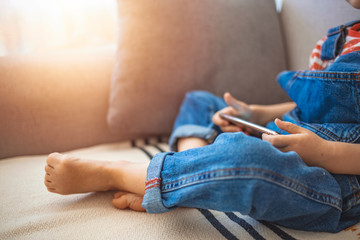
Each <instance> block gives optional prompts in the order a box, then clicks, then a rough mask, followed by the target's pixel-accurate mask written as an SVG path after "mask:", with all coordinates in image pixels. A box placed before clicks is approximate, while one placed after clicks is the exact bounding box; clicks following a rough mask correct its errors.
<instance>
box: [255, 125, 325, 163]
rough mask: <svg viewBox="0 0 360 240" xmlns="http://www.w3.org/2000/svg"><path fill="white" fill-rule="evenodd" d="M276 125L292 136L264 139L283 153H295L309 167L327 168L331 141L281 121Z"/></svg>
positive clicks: (265, 135) (269, 136) (274, 136)
mask: <svg viewBox="0 0 360 240" xmlns="http://www.w3.org/2000/svg"><path fill="white" fill-rule="evenodd" d="M275 124H276V125H277V126H278V127H279V128H280V129H282V130H284V131H286V132H288V133H290V135H267V134H263V135H262V139H263V140H265V141H268V142H270V143H271V144H272V145H273V146H274V147H276V148H278V149H279V150H280V151H282V152H289V151H295V152H296V153H297V154H299V156H300V157H301V158H302V160H303V161H304V162H305V163H306V164H307V165H309V166H319V167H325V165H326V162H325V161H326V159H327V155H328V154H329V153H330V151H329V149H330V148H329V147H330V145H329V141H326V140H324V139H322V138H320V137H319V136H318V135H316V134H315V133H313V132H311V131H310V130H307V129H305V128H302V127H299V126H297V125H295V124H292V123H290V122H284V121H281V120H280V119H276V120H275Z"/></svg>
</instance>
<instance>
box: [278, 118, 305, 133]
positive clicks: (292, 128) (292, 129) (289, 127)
mask: <svg viewBox="0 0 360 240" xmlns="http://www.w3.org/2000/svg"><path fill="white" fill-rule="evenodd" d="M275 124H276V126H278V127H279V128H280V129H282V130H284V131H286V132H288V133H291V134H295V133H305V132H307V131H308V130H307V129H305V128H302V127H299V126H297V125H295V124H293V123H291V122H286V121H282V120H280V119H278V118H277V119H275Z"/></svg>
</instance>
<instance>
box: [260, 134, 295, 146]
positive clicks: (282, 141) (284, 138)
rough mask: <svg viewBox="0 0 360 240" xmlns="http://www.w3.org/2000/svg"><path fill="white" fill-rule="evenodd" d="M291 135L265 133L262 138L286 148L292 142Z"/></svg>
mask: <svg viewBox="0 0 360 240" xmlns="http://www.w3.org/2000/svg"><path fill="white" fill-rule="evenodd" d="M290 137H291V136H290V135H268V134H265V133H264V134H263V135H262V139H263V140H264V141H267V142H269V143H271V144H272V145H273V146H274V147H276V148H285V147H287V146H289V145H290V144H291V138H290Z"/></svg>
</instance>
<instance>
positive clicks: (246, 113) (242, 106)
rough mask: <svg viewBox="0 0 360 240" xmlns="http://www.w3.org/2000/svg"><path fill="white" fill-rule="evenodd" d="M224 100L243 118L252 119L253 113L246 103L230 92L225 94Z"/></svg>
mask: <svg viewBox="0 0 360 240" xmlns="http://www.w3.org/2000/svg"><path fill="white" fill-rule="evenodd" d="M224 100H225V102H226V103H227V104H228V105H229V106H231V107H232V108H234V109H235V110H236V111H237V112H238V114H239V115H240V116H241V117H243V118H245V119H250V117H251V112H250V110H249V107H248V106H247V104H246V103H244V102H241V101H239V100H237V99H236V98H234V97H233V96H232V95H231V94H230V93H228V92H226V93H225V94H224Z"/></svg>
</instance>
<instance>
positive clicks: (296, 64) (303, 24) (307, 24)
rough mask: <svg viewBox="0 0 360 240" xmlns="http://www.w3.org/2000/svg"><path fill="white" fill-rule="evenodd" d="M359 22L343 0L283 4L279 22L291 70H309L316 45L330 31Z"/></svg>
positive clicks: (358, 15)
mask: <svg viewBox="0 0 360 240" xmlns="http://www.w3.org/2000/svg"><path fill="white" fill-rule="evenodd" d="M356 19H360V10H358V9H355V8H353V7H352V6H351V5H350V4H348V3H347V2H346V1H345V0H301V1H299V0H284V3H283V7H282V11H281V22H282V26H283V31H284V36H285V39H286V49H287V59H288V62H289V64H288V65H289V68H290V69H291V70H298V69H308V67H309V56H310V54H311V50H312V49H313V48H314V47H315V44H316V42H317V41H318V40H320V39H321V38H322V37H323V36H325V35H326V34H327V31H328V29H329V28H331V27H336V26H338V25H341V24H343V23H346V22H349V21H352V20H356Z"/></svg>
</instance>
